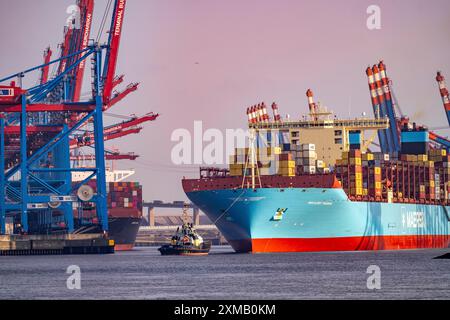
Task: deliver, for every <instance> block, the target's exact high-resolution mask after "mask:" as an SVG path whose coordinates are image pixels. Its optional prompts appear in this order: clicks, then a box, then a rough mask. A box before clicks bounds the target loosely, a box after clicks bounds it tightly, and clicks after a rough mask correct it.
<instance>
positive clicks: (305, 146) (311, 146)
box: [302, 143, 316, 151]
mask: <svg viewBox="0 0 450 320" xmlns="http://www.w3.org/2000/svg"><path fill="white" fill-rule="evenodd" d="M302 150H303V151H316V145H315V144H312V143H305V144H302Z"/></svg>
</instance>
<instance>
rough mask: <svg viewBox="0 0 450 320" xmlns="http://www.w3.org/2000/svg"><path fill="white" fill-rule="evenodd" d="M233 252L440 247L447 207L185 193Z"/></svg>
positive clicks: (329, 192)
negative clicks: (219, 232) (204, 214)
mask: <svg viewBox="0 0 450 320" xmlns="http://www.w3.org/2000/svg"><path fill="white" fill-rule="evenodd" d="M187 196H188V197H189V199H190V200H191V201H192V202H193V203H194V204H195V205H197V206H198V207H199V208H200V209H201V210H202V211H203V212H205V213H206V215H208V217H209V218H210V219H211V220H212V221H213V222H214V223H215V224H216V225H217V227H218V228H219V230H220V231H221V232H222V234H223V235H224V237H225V238H226V239H227V240H228V242H229V243H230V244H231V245H232V246H233V248H234V249H235V251H237V252H254V253H257V252H293V251H295V252H297V251H354V250H400V249H417V248H444V247H448V246H449V244H450V217H449V212H450V207H444V206H439V205H427V204H403V203H383V202H354V201H350V200H349V199H348V197H347V195H346V193H345V192H344V191H343V190H342V189H315V188H307V189H301V188H289V189H277V188H263V189H257V190H252V189H238V190H207V191H194V192H187Z"/></svg>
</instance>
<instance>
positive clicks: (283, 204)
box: [182, 61, 450, 253]
mask: <svg viewBox="0 0 450 320" xmlns="http://www.w3.org/2000/svg"><path fill="white" fill-rule="evenodd" d="M366 75H367V78H368V83H369V90H370V96H371V101H372V107H373V114H374V117H373V118H368V117H367V116H363V117H361V118H355V119H350V120H344V119H339V118H338V117H336V116H335V115H334V114H333V112H331V111H330V110H328V108H326V107H324V106H322V105H321V104H320V103H316V102H315V101H314V94H313V92H312V90H308V91H307V92H306V96H307V99H308V106H309V114H308V116H305V117H303V118H302V119H299V120H296V119H293V120H291V119H290V118H289V119H282V117H281V116H280V113H279V108H278V105H277V104H276V103H274V104H273V105H272V110H273V119H270V116H269V113H268V111H267V106H266V104H265V103H260V104H258V105H255V106H252V107H249V108H247V116H248V126H249V130H250V138H249V147H248V148H238V149H236V150H235V153H234V154H233V155H232V156H231V157H230V160H229V162H230V166H229V169H227V170H223V169H217V170H213V169H208V168H201V169H200V177H199V178H197V179H183V180H182V185H183V188H184V191H185V192H186V194H187V196H188V198H189V199H190V200H191V201H192V202H193V203H194V204H195V205H196V206H198V207H199V208H200V209H201V210H202V211H203V212H205V213H206V214H207V215H208V217H209V218H210V220H211V221H214V222H215V224H216V225H217V227H218V229H219V230H220V232H221V233H222V234H223V236H224V237H225V238H226V240H227V241H228V242H229V243H230V244H231V245H232V246H233V248H234V250H235V251H237V252H253V253H261V252H292V251H295V252H300V251H356V250H400V249H422V248H447V247H448V246H449V244H450V214H449V212H450V185H449V176H450V155H449V154H448V151H449V147H450V141H449V140H448V139H446V138H444V137H442V136H439V135H438V134H436V133H435V132H433V131H431V130H429V128H428V127H426V126H424V125H419V124H417V123H411V121H410V120H409V119H408V118H407V117H406V116H405V115H404V114H403V113H402V110H401V109H400V108H399V104H398V102H397V101H396V98H395V94H394V92H393V86H392V81H391V80H390V79H389V78H388V76H387V69H386V65H385V64H384V62H383V61H381V62H380V63H379V64H377V65H374V66H373V67H369V68H368V69H367V70H366ZM430 80H431V79H430ZM436 81H437V83H438V89H439V93H440V95H441V97H442V101H443V104H444V109H445V113H446V115H447V119H448V120H449V125H450V97H449V92H448V90H447V87H446V84H445V79H444V76H443V74H442V72H438V74H437V77H436ZM367 133H371V134H367ZM376 137H378V141H379V144H377V145H375V141H374V140H375V138H376Z"/></svg>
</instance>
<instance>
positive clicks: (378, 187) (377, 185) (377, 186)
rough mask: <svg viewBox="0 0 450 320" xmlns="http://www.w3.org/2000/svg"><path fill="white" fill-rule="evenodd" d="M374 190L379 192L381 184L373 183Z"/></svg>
mask: <svg viewBox="0 0 450 320" xmlns="http://www.w3.org/2000/svg"><path fill="white" fill-rule="evenodd" d="M375 189H377V190H381V182H375Z"/></svg>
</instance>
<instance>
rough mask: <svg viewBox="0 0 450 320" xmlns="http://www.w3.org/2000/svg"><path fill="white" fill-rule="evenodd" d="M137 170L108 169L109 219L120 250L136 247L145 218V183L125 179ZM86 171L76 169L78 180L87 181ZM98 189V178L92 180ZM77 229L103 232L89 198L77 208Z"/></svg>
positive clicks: (92, 184)
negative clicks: (143, 199) (79, 171)
mask: <svg viewBox="0 0 450 320" xmlns="http://www.w3.org/2000/svg"><path fill="white" fill-rule="evenodd" d="M134 173H135V172H134V171H133V170H107V171H106V180H107V183H106V185H107V191H108V198H107V203H108V223H109V231H108V233H109V236H110V237H111V238H112V239H113V240H114V242H115V250H116V251H129V250H132V249H133V248H134V245H135V242H136V237H137V234H138V232H139V227H140V225H141V221H142V204H143V201H142V186H141V185H140V184H139V183H138V182H123V180H125V179H128V178H130V177H131V176H132V175H134ZM85 178H86V177H85V173H74V174H73V175H72V179H73V181H74V182H76V181H83V180H84V179H85ZM88 185H89V186H90V187H91V188H92V190H93V192H95V180H93V181H92V182H90V183H89V184H88ZM74 216H75V227H76V229H77V231H76V232H75V233H89V234H92V233H99V232H101V231H100V229H98V228H99V225H98V221H96V218H95V208H93V207H92V204H90V203H89V202H87V203H84V204H83V207H78V208H76V209H75V212H74Z"/></svg>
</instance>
